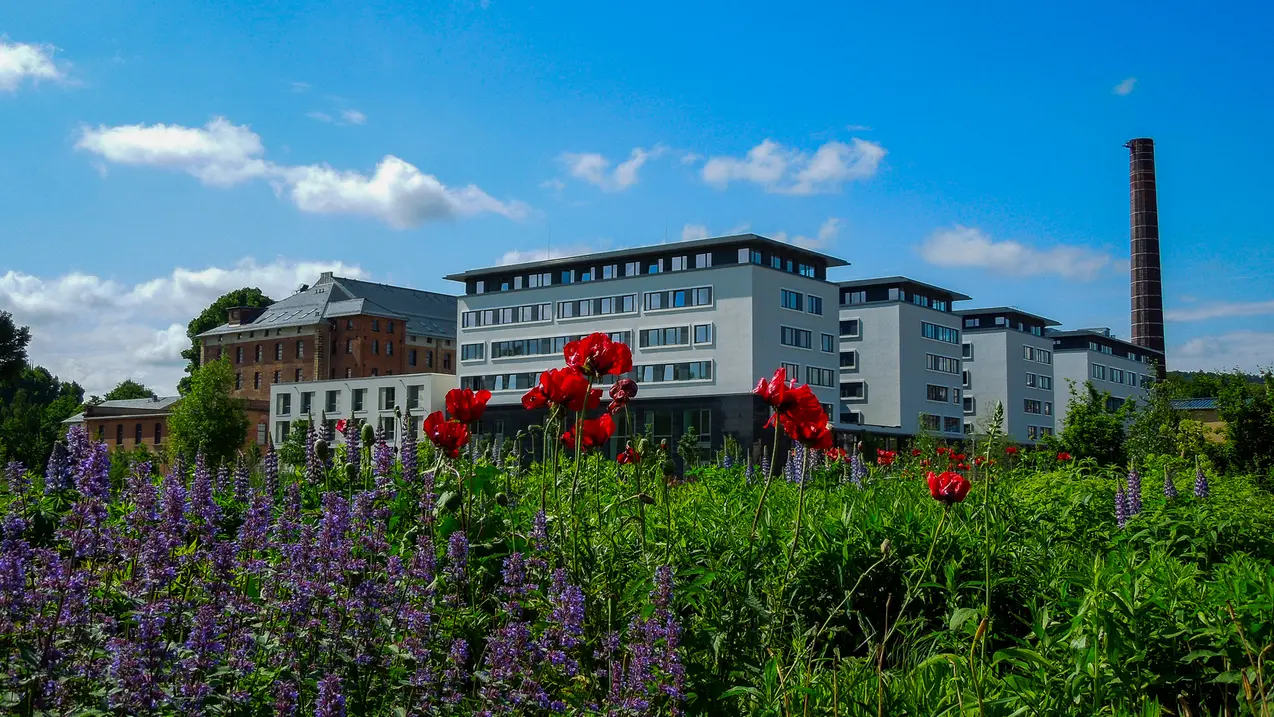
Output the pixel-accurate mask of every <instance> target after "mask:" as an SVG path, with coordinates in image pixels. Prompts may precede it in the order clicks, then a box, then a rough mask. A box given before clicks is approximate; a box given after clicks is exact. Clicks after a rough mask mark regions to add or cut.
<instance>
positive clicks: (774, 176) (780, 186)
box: [703, 137, 886, 194]
mask: <svg viewBox="0 0 1274 717" xmlns="http://www.w3.org/2000/svg"><path fill="white" fill-rule="evenodd" d="M885 154H886V152H885V148H884V147H882V146H880V145H879V144H877V143H875V142H869V141H867V140H864V139H858V138H857V137H855V138H853V139H851V140H850V141H849V143H845V142H839V141H836V140H833V141H831V142H827V143H825V144H823V145H822V146H821V147H819V148H818V149H817V150H815V151H814V153H813V154H809V153H808V152H803V151H801V150H797V149H791V148H787V147H784V146H783V145H781V144H779V143H778V142H775V141H774V140H770V139H767V140H764V141H763V142H761V143H760V144H758V145H757V146H755V147H753V148H752V149H750V150H748V153H747V155H746V156H745V157H743V158H742V159H739V158H737V157H711V158H709V159H708V161H707V162H705V163H704V165H703V181H705V182H707V183H708V184H709V185H710V186H713V187H716V188H717V189H725V188H726V187H727V186H729V184H730V182H752V183H754V184H759V185H761V186H762V187H763V188H764V189H765V191H767V192H771V193H774V194H824V193H828V192H835V191H838V190H839V189H840V187H841V185H842V184H844V183H845V182H850V181H854V180H861V179H867V178H869V177H872V176H874V175H875V174H876V172H877V171H878V170H879V168H880V162H881V160H882V159H884V157H885Z"/></svg>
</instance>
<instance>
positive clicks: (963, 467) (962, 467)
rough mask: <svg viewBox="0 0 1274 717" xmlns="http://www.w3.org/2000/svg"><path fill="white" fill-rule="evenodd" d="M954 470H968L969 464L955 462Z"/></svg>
mask: <svg viewBox="0 0 1274 717" xmlns="http://www.w3.org/2000/svg"><path fill="white" fill-rule="evenodd" d="M956 470H958V471H967V470H969V464H968V463H957V464H956Z"/></svg>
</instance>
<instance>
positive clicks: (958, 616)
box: [947, 607, 981, 631]
mask: <svg viewBox="0 0 1274 717" xmlns="http://www.w3.org/2000/svg"><path fill="white" fill-rule="evenodd" d="M980 615H981V613H980V612H978V611H977V610H976V609H974V608H971V607H958V608H956V609H955V611H954V612H952V613H951V619H950V620H948V621H947V627H948V628H949V629H951V630H952V631H955V630H959V629H960V628H961V627H962V626H963V625H964V623H966V622H968V621H969V620H973V619H975V618H977V617H979V616H980Z"/></svg>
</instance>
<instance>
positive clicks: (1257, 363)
mask: <svg viewBox="0 0 1274 717" xmlns="http://www.w3.org/2000/svg"><path fill="white" fill-rule="evenodd" d="M1272 365H1274V332H1268V331H1232V332H1230V333H1226V334H1220V335H1216V336H1200V337H1198V338H1193V339H1190V340H1189V341H1186V342H1185V343H1184V344H1181V345H1179V346H1176V347H1170V348H1169V349H1168V367H1169V368H1171V369H1172V370H1174V371H1228V370H1230V369H1235V368H1238V369H1242V370H1244V371H1247V372H1250V373H1255V372H1258V371H1260V370H1261V369H1268V368H1270V367H1271V366H1272Z"/></svg>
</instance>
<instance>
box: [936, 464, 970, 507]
mask: <svg viewBox="0 0 1274 717" xmlns="http://www.w3.org/2000/svg"><path fill="white" fill-rule="evenodd" d="M968 494H969V479H968V478H965V477H964V476H962V475H960V474H959V473H956V472H954V471H943V472H941V473H934V472H933V471H929V495H931V496H933V499H934V500H940V501H942V502H943V503H946V504H947V505H951V504H953V503H959V502H960V501H962V500H964V497H965V496H966V495H968Z"/></svg>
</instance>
